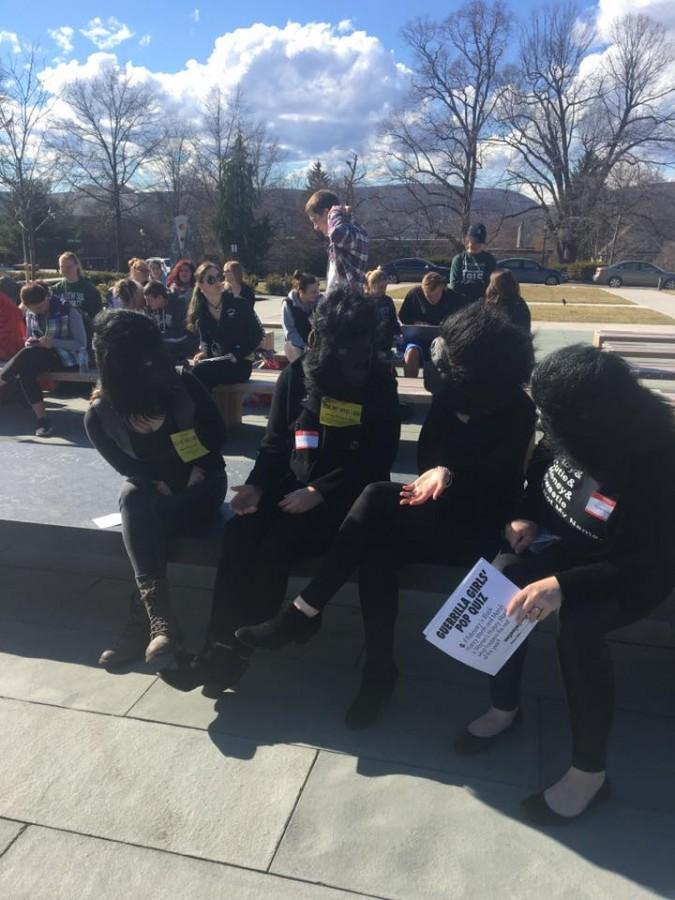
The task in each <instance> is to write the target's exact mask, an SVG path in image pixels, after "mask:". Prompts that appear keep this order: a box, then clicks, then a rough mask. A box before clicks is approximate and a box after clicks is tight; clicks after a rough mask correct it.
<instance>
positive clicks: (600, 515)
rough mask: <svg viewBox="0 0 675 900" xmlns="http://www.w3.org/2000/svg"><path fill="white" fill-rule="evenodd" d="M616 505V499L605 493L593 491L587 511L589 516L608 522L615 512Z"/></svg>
mask: <svg viewBox="0 0 675 900" xmlns="http://www.w3.org/2000/svg"><path fill="white" fill-rule="evenodd" d="M615 506H616V500H612V498H611V497H605V495H604V494H599V493H598V492H597V491H593V493H592V494H591V496H590V497H589V498H588V503H587V504H586V512H587V513H588V515H589V516H593V518H594V519H600V521H601V522H606V521H607V519H609V517H610V516H611V515H612V513H613V512H614V508H615Z"/></svg>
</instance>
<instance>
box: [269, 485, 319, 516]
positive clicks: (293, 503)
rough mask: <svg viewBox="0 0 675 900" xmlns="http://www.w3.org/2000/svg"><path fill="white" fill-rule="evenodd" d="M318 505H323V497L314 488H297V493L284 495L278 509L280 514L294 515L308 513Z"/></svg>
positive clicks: (292, 492)
mask: <svg viewBox="0 0 675 900" xmlns="http://www.w3.org/2000/svg"><path fill="white" fill-rule="evenodd" d="M320 503H323V497H322V496H321V494H320V493H319V492H318V491H317V489H316V488H313V487H306V488H299V489H298V490H297V491H291V492H290V494H286V496H285V497H284V499H283V500H280V501H279V509H280V510H282V512H285V513H291V514H293V515H295V514H297V513H306V512H309V510H310V509H314V507H315V506H318V505H319V504H320Z"/></svg>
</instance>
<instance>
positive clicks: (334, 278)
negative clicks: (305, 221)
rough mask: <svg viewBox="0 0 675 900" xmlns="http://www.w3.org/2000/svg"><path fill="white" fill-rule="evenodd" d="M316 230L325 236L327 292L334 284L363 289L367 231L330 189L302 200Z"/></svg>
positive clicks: (357, 289) (356, 289)
mask: <svg viewBox="0 0 675 900" xmlns="http://www.w3.org/2000/svg"><path fill="white" fill-rule="evenodd" d="M305 212H306V213H307V215H308V216H309V220H310V222H311V223H312V226H313V228H314V229H315V231H320V232H321V234H325V235H326V236H327V237H328V276H327V279H326V292H329V291H331V290H334V289H335V288H336V287H345V288H348V289H349V290H352V291H359V292H363V290H364V287H365V280H366V268H367V264H368V233H367V232H366V230H365V228H364V227H363V226H362V225H359V223H358V222H357V221H356V220H355V219H354V217H353V215H352V212H351V209H350V207H349V206H341V205H340V200H339V198H338V196H337V195H336V194H334V193H333V192H332V191H316V193H314V194H312V196H311V197H310V198H309V200H308V201H307V203H306V204H305Z"/></svg>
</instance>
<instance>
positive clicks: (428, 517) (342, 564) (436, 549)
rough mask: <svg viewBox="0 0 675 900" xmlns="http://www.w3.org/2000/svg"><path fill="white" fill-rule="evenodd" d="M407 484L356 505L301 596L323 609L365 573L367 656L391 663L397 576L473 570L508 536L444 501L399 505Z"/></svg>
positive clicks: (381, 488)
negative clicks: (447, 568) (429, 568)
mask: <svg viewBox="0 0 675 900" xmlns="http://www.w3.org/2000/svg"><path fill="white" fill-rule="evenodd" d="M400 492H401V485H400V484H394V483H391V482H386V481H383V482H379V483H377V484H370V485H368V487H367V488H366V489H365V490H364V491H363V493H362V494H361V496H360V497H359V498H358V499H357V501H356V502H355V503H354V505H353V506H352V508H351V510H350V511H349V513H348V515H347V517H346V518H345V520H344V522H343V523H342V526H341V528H340V531H339V533H338V535H337V538H336V539H335V541H334V543H333V545H332V547H331V549H330V551H329V553H328V555H327V556H326V558H325V559H324V561H323V564H322V565H321V568H320V570H319V572H318V573H317V574H316V576H315V577H314V578H313V579H312V581H311V582H310V584H309V585H308V586H307V587H306V588H305V590H303V592H302V597H303V599H304V600H305V601H306V602H307V603H309V604H310V605H311V606H313V607H315V608H316V609H323V607H324V606H325V605H326V604H327V603H328V601H329V600H330V598H331V597H332V596H333V594H335V592H336V591H337V590H338V589H339V588H340V587H342V585H343V584H344V583H345V582H346V581H347V579H348V578H349V576H350V575H351V574H352V572H353V571H354V570H355V569H357V568H358V570H359V598H360V602H361V612H362V614H363V625H364V631H365V644H366V657H367V659H368V660H369V661H371V662H381V661H385V660H387V659H391V656H392V653H393V645H394V629H395V626H396V618H397V615H398V572H397V570H398V569H399V568H400V567H401V566H403V565H405V564H406V563H412V562H417V563H422V562H429V563H442V564H446V565H466V566H469V565H473V563H474V562H476V560H477V559H478V557H480V556H487V557H488V558H490V557H491V556H492V555H493V554H494V552H495V550H496V549H497V548H498V547H499V545H500V543H501V541H502V537H501V534H500V531H499V529H498V528H496V527H494V528H489V527H487V528H479V527H477V526H476V525H475V523H472V522H471V521H470V520H468V519H467V518H466V517H465V516H460V515H458V513H457V511H456V510H453V508H452V505H451V504H450V503H448V502H444V501H442V500H441V501H432V500H430V501H428V502H427V503H425V504H423V505H422V506H401V505H400V502H399V501H400Z"/></svg>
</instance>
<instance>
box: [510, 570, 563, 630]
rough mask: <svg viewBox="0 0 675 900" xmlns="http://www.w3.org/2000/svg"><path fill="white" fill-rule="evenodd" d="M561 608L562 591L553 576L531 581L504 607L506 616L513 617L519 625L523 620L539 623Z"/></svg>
mask: <svg viewBox="0 0 675 900" xmlns="http://www.w3.org/2000/svg"><path fill="white" fill-rule="evenodd" d="M561 606H562V591H561V590H560V584H559V583H558V579H557V578H556V577H555V575H551V576H550V577H549V578H542V579H541V581H533V582H532V584H528V585H527V587H524V588H523V589H522V590H520V591H518V593H517V594H516V595H515V597H513V598H512V599H511V600H510V601H509V603H508V604H507V607H506V615H507V616H515V618H516V622H517V623H518V624H519V625H520V623H521V622H523V621H524V620H525V619H529V620H530V621H531V622H541V621H542V619H545V618H546V616H549V615H550V614H551V613H552V612H555V611H556V609H560V607H561Z"/></svg>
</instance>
